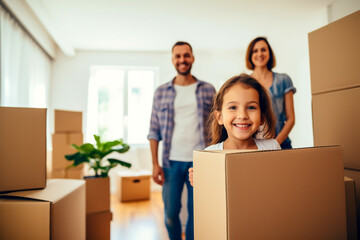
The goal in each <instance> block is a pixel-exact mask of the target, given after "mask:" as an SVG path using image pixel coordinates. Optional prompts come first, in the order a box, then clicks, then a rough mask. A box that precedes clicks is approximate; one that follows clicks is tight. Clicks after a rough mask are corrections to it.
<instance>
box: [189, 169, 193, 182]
mask: <svg viewBox="0 0 360 240" xmlns="http://www.w3.org/2000/svg"><path fill="white" fill-rule="evenodd" d="M193 174H194V169H193V168H192V167H191V168H189V181H190V184H191V186H194V185H193V181H194V180H193Z"/></svg>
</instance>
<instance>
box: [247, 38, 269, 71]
mask: <svg viewBox="0 0 360 240" xmlns="http://www.w3.org/2000/svg"><path fill="white" fill-rule="evenodd" d="M269 59H270V52H269V48H268V45H267V44H266V42H265V41H264V40H261V41H258V42H257V43H255V45H254V47H253V50H252V55H251V61H252V62H253V64H254V66H255V67H266V64H267V63H268V61H269Z"/></svg>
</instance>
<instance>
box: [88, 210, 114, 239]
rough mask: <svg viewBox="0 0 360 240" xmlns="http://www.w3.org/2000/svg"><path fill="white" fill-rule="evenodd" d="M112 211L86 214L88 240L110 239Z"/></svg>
mask: <svg viewBox="0 0 360 240" xmlns="http://www.w3.org/2000/svg"><path fill="white" fill-rule="evenodd" d="M111 220H112V213H111V212H110V211H106V212H98V213H91V214H87V215H86V240H99V239H101V240H110V233H111V232H110V229H111Z"/></svg>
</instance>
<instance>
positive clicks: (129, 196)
mask: <svg viewBox="0 0 360 240" xmlns="http://www.w3.org/2000/svg"><path fill="white" fill-rule="evenodd" d="M150 176H151V175H150V173H146V174H145V175H144V174H141V173H140V174H137V173H129V174H127V175H122V174H121V173H120V174H119V173H118V174H117V184H118V187H117V197H118V199H119V200H120V201H122V202H126V201H136V200H146V199H149V198H150Z"/></svg>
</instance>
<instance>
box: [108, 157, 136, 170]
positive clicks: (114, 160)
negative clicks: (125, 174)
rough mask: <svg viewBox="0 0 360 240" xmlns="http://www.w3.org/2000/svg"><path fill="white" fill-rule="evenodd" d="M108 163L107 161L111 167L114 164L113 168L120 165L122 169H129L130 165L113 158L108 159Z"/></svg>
mask: <svg viewBox="0 0 360 240" xmlns="http://www.w3.org/2000/svg"><path fill="white" fill-rule="evenodd" d="M108 161H109V163H110V164H111V165H113V164H115V166H116V165H117V164H120V165H121V166H124V167H127V168H130V167H131V163H128V162H124V161H122V160H118V159H115V158H109V159H108Z"/></svg>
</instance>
